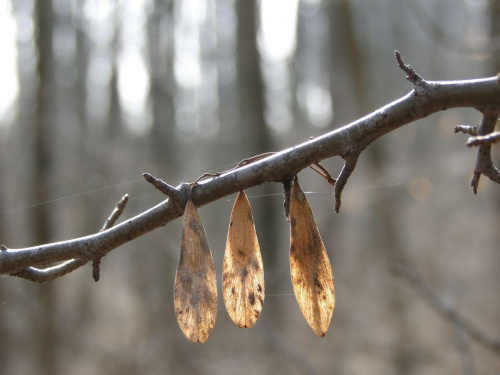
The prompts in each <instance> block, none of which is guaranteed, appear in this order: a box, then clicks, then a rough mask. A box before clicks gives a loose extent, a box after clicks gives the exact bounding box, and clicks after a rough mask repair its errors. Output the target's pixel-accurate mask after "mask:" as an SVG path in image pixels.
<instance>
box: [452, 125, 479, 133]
mask: <svg viewBox="0 0 500 375" xmlns="http://www.w3.org/2000/svg"><path fill="white" fill-rule="evenodd" d="M478 127H479V125H457V126H455V128H454V129H453V133H455V134H456V133H463V134H469V135H477V128H478Z"/></svg>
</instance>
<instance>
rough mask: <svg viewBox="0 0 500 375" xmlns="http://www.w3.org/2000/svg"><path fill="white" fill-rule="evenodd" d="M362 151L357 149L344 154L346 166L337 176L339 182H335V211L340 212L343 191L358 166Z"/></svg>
mask: <svg viewBox="0 0 500 375" xmlns="http://www.w3.org/2000/svg"><path fill="white" fill-rule="evenodd" d="M360 154H361V152H359V151H357V152H356V153H353V154H350V155H346V156H343V159H344V160H345V163H344V167H343V168H342V170H341V171H340V174H339V177H338V178H337V183H336V184H335V189H334V195H335V212H336V213H339V210H340V205H341V203H342V201H341V197H342V191H343V190H344V187H345V185H346V183H347V180H348V179H349V176H350V175H351V174H352V172H353V171H354V169H355V168H356V164H357V162H358V159H359V155H360Z"/></svg>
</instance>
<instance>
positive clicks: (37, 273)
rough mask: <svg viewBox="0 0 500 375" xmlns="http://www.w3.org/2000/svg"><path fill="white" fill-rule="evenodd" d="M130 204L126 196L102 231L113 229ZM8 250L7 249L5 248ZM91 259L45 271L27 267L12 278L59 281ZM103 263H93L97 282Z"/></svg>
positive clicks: (45, 269)
mask: <svg viewBox="0 0 500 375" xmlns="http://www.w3.org/2000/svg"><path fill="white" fill-rule="evenodd" d="M127 202H128V194H125V195H124V196H123V197H122V199H120V201H119V202H118V203H117V204H116V207H115V209H114V210H113V212H112V213H111V215H110V216H109V218H108V219H107V220H106V222H105V223H104V226H103V227H102V229H101V231H103V230H106V229H109V228H111V227H112V226H113V225H114V224H115V222H116V221H117V220H118V219H119V218H120V215H121V214H122V213H123V210H124V209H125V206H126V205H127ZM4 248H5V246H3V245H2V250H3V249H4ZM5 249H6V248H5ZM88 261H89V259H85V258H80V259H71V260H68V261H66V262H64V263H61V264H58V265H56V266H53V267H47V268H43V269H39V268H36V267H27V268H25V269H22V270H20V271H17V272H14V273H11V276H17V277H21V278H23V279H27V280H30V281H34V282H37V283H44V282H47V281H52V280H55V279H57V278H58V277H61V276H64V275H66V274H68V273H70V272H73V271H74V270H76V269H78V268H80V267H82V266H84V265H85V264H87V263H88ZM100 263H101V257H99V259H95V260H94V261H93V262H92V268H93V271H92V276H93V278H94V280H95V281H98V280H99V266H100Z"/></svg>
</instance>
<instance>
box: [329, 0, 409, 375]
mask: <svg viewBox="0 0 500 375" xmlns="http://www.w3.org/2000/svg"><path fill="white" fill-rule="evenodd" d="M329 4H330V5H329V7H330V8H329V12H330V32H331V33H332V35H331V39H332V40H334V41H335V42H334V43H333V46H334V48H333V50H332V59H333V63H332V66H333V67H338V69H340V70H337V69H336V70H334V71H332V74H333V73H335V72H336V73H337V75H338V74H339V72H342V73H343V74H342V75H343V76H344V77H348V82H343V84H344V85H347V86H344V87H342V86H341V87H338V86H336V80H335V77H333V78H332V90H333V91H334V93H335V91H337V95H334V96H335V97H336V98H337V100H346V99H347V100H349V101H351V103H344V104H341V106H342V107H341V108H350V110H352V111H353V113H352V114H351V113H349V114H348V116H349V117H350V118H351V119H352V118H359V117H361V116H362V115H363V114H364V113H366V112H367V111H368V108H367V97H368V95H369V90H370V87H369V85H368V84H366V81H365V77H368V75H369V74H370V72H367V71H365V69H366V68H365V66H366V65H363V61H366V60H368V57H366V56H362V51H361V47H360V42H359V40H357V39H356V37H355V35H356V28H355V22H354V14H353V11H354V10H353V6H352V4H351V2H350V1H339V2H330V3H329ZM367 66H368V68H370V65H367ZM349 91H350V95H349V94H347V95H346V92H349ZM336 104H337V105H338V104H339V103H338V102H337V103H336ZM353 104H354V105H353ZM348 120H350V119H348ZM363 158H364V160H367V161H368V163H369V166H368V168H369V173H370V175H371V176H373V179H376V178H377V177H376V176H383V175H384V168H385V165H388V164H387V163H386V161H387V159H388V158H389V155H388V152H387V146H386V145H385V144H384V140H382V141H379V142H375V143H373V144H371V145H370V147H368V148H367V149H366V150H365V151H364V154H363ZM376 193H377V192H374V193H373V194H376ZM379 194H384V191H382V190H380V191H379ZM375 201H376V202H380V203H375V204H374V205H373V206H372V215H371V221H372V222H370V223H366V224H365V225H366V227H368V228H372V233H371V235H370V236H369V238H370V243H369V244H366V245H365V248H366V249H370V251H372V252H376V253H377V254H380V255H383V257H376V258H378V259H381V260H382V261H383V262H384V264H381V265H380V266H381V267H380V269H382V270H386V274H387V275H390V274H391V273H390V267H392V266H394V265H395V264H398V263H400V262H403V261H404V259H403V247H402V245H401V243H400V239H399V235H398V228H397V217H396V215H397V205H398V201H397V197H393V199H375ZM370 255H372V254H370ZM389 277H390V276H389ZM385 283H387V284H390V285H391V286H393V287H392V288H390V290H387V291H386V294H385V296H381V297H382V298H385V299H387V301H388V304H387V306H388V307H387V310H388V312H389V314H390V319H391V320H393V324H394V325H395V326H396V327H397V329H396V330H395V332H397V336H396V337H395V338H394V340H393V350H392V361H393V365H394V367H395V373H397V374H410V373H412V371H414V370H415V368H414V367H415V366H414V364H412V362H411V361H410V359H411V358H412V356H411V355H410V352H409V348H408V342H411V334H412V333H411V328H410V327H409V324H408V322H407V318H406V317H405V306H406V304H407V303H408V302H407V297H406V296H405V294H404V293H403V291H402V290H401V289H400V288H399V287H398V285H395V283H396V282H395V281H394V280H385Z"/></svg>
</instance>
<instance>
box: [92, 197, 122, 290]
mask: <svg viewBox="0 0 500 375" xmlns="http://www.w3.org/2000/svg"><path fill="white" fill-rule="evenodd" d="M127 203H128V194H125V195H124V196H123V197H122V199H120V201H119V202H118V203H117V204H116V207H115V209H114V210H113V212H111V215H109V217H108V219H107V220H106V222H105V223H104V225H103V226H102V228H101V232H102V231H105V230H106V229H109V228H111V227H112V226H113V225H115V223H116V221H117V220H118V219H119V218H120V216H121V214H122V213H123V210H125V206H126V205H127ZM103 256H104V255H98V256H97V257H96V258H95V259H94V260H92V278H93V279H94V281H95V282H98V281H99V279H100V278H101V259H102V257H103Z"/></svg>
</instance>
